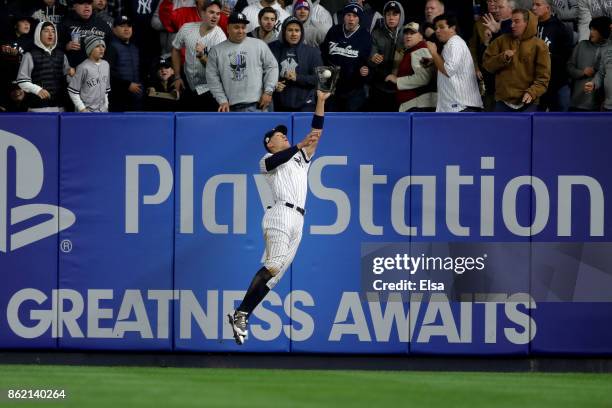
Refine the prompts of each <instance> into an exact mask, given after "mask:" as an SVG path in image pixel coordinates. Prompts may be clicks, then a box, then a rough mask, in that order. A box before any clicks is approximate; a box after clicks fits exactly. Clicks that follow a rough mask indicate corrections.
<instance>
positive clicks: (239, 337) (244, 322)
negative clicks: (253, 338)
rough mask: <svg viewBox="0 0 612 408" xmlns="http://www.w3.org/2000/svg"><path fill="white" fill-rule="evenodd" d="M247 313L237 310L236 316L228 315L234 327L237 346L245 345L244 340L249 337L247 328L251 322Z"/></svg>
mask: <svg viewBox="0 0 612 408" xmlns="http://www.w3.org/2000/svg"><path fill="white" fill-rule="evenodd" d="M247 316H248V315H247V313H245V312H241V311H239V310H236V311H235V312H234V315H233V316H232V315H231V314H228V315H227V318H228V320H229V323H230V325H231V326H232V331H233V332H234V340H236V344H238V345H242V344H244V340H245V339H246V337H247V335H248V333H249V332H248V330H247V326H248V324H249V320H248V318H247Z"/></svg>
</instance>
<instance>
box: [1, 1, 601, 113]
mask: <svg viewBox="0 0 612 408" xmlns="http://www.w3.org/2000/svg"><path fill="white" fill-rule="evenodd" d="M611 17H612V0H447V1H442V0H399V1H396V0H12V1H9V0H0V111H7V112H25V111H38V112H49V111H51V112H57V111H60V112H61V111H80V112H85V111H89V112H107V111H113V112H125V111H203V112H206V111H208V112H210V111H219V112H229V111H234V112H254V111H262V112H269V111H282V112H300V111H306V112H308V111H313V110H314V107H315V103H316V100H315V98H316V92H315V91H316V87H317V81H318V78H317V75H316V70H315V68H316V67H318V66H322V65H327V66H336V67H338V68H339V72H340V74H339V78H338V81H337V84H336V89H335V92H334V95H333V96H332V98H330V100H329V101H328V108H329V110H330V111H338V112H364V111H368V112H393V111H401V112H405V111H439V112H478V111H502V112H532V111H551V112H566V111H600V110H606V111H608V110H612V41H611V40H610V31H611V19H610V18H611Z"/></svg>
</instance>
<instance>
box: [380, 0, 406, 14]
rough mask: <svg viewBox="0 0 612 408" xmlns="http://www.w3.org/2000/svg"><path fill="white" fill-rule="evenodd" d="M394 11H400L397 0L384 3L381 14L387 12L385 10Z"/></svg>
mask: <svg viewBox="0 0 612 408" xmlns="http://www.w3.org/2000/svg"><path fill="white" fill-rule="evenodd" d="M391 10H393V11H395V12H396V13H400V14H401V13H402V9H401V8H400V5H399V3H398V2H397V1H390V2H388V3H387V4H386V5H385V8H384V10H383V14H385V13H387V11H391Z"/></svg>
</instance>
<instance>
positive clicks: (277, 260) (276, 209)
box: [261, 203, 304, 289]
mask: <svg viewBox="0 0 612 408" xmlns="http://www.w3.org/2000/svg"><path fill="white" fill-rule="evenodd" d="M261 226H262V229H263V231H264V241H265V243H266V249H265V252H264V255H263V257H262V262H263V264H264V266H265V267H266V268H267V269H268V270H269V271H273V270H275V271H278V272H277V273H276V275H275V276H274V277H273V278H272V279H270V280H269V281H268V283H267V286H268V287H269V288H270V289H272V288H274V286H276V284H277V283H278V281H280V279H281V278H282V277H283V275H284V274H285V271H286V270H287V268H288V267H289V265H291V262H293V258H294V257H295V254H296V252H297V249H298V246H299V245H300V241H301V240H302V228H303V227H304V216H303V215H302V214H300V213H299V212H297V210H295V209H293V208H289V207H286V206H285V205H284V204H283V203H277V204H275V205H274V206H273V207H272V208H270V209H269V210H267V211H266V214H265V215H264V217H263V220H262V222H261Z"/></svg>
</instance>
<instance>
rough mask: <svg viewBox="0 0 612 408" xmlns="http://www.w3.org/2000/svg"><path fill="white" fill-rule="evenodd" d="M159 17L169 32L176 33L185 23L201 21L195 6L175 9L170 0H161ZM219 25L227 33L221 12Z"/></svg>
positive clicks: (225, 17) (225, 21) (224, 19)
mask: <svg viewBox="0 0 612 408" xmlns="http://www.w3.org/2000/svg"><path fill="white" fill-rule="evenodd" d="M159 19H160V21H161V23H162V24H163V25H164V28H165V29H166V31H168V32H169V33H176V32H178V30H180V29H181V27H182V26H183V24H185V23H195V22H198V21H202V19H201V18H200V14H199V13H198V9H197V7H180V8H177V9H175V8H174V4H173V3H172V0H163V1H162V3H161V4H160V6H159ZM219 27H221V29H222V30H223V32H224V33H225V34H227V16H226V15H225V14H223V13H221V18H220V19H219Z"/></svg>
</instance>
